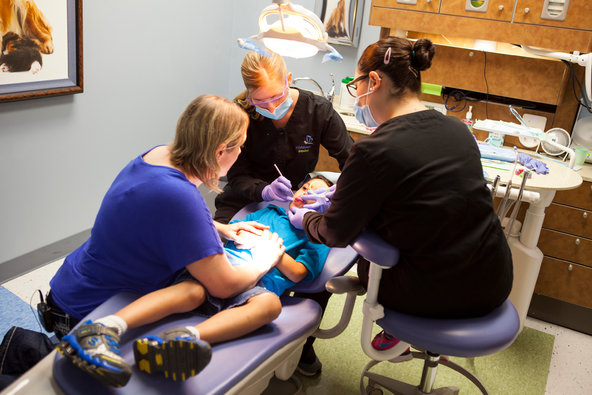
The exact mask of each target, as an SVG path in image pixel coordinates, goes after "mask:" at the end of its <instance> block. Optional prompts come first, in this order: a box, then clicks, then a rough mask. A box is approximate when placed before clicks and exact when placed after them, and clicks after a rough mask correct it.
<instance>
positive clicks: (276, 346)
mask: <svg viewBox="0 0 592 395" xmlns="http://www.w3.org/2000/svg"><path fill="white" fill-rule="evenodd" d="M136 298H137V295H134V294H130V293H122V294H118V295H115V296H113V297H112V298H110V299H109V300H107V301H106V302H105V303H103V304H102V305H100V306H99V307H97V308H96V309H95V310H94V311H93V312H92V313H90V314H89V315H88V316H86V317H85V318H84V319H83V322H84V321H85V320H88V319H97V318H100V317H103V316H106V315H108V314H113V313H114V312H116V311H118V310H119V309H121V308H123V307H124V306H126V305H128V304H129V303H131V302H132V301H133V300H135V299H136ZM282 306H283V307H282V312H281V314H280V316H279V317H278V318H276V319H275V320H274V321H273V322H272V323H271V324H268V325H265V326H264V327H262V328H260V329H258V330H257V331H255V332H253V333H251V334H249V335H247V336H243V337H241V338H240V339H236V340H232V341H228V342H224V343H220V344H216V345H214V346H213V347H212V360H211V361H210V363H209V364H208V366H206V368H205V369H204V370H203V371H201V372H200V373H199V374H197V375H196V376H193V377H191V378H189V379H188V380H185V381H172V380H167V379H165V378H163V377H162V376H161V375H150V374H147V373H144V372H141V371H140V370H139V369H138V368H137V366H136V365H135V362H134V355H133V349H132V345H133V342H134V340H135V339H137V338H139V337H142V336H145V335H155V334H158V333H160V332H161V331H163V330H165V329H168V328H171V327H176V326H187V325H191V326H193V325H195V324H197V323H198V322H201V321H203V320H205V319H206V318H205V317H202V316H198V315H196V314H192V313H186V314H176V315H173V316H170V317H167V318H165V319H163V320H161V321H158V322H157V323H155V324H151V325H145V326H142V327H140V328H136V329H133V330H130V331H128V332H127V333H125V334H124V336H123V337H122V339H121V355H122V357H123V358H124V359H125V360H126V361H127V362H128V363H130V364H131V365H132V366H133V374H132V377H131V379H130V381H129V382H128V383H127V385H126V386H125V387H122V388H107V387H105V386H104V385H103V384H101V383H99V382H98V381H96V380H95V379H94V378H92V377H91V376H89V375H87V374H86V373H85V372H83V371H82V370H80V369H78V368H77V367H76V366H74V365H73V364H72V363H70V361H68V360H67V359H66V358H65V357H63V356H62V355H61V354H57V355H56V358H55V361H54V366H53V375H54V378H55V380H56V382H57V383H58V385H59V386H60V388H61V389H62V390H63V391H64V392H65V393H66V394H85V395H86V394H105V393H116V394H130V395H131V394H133V395H135V394H142V395H148V394H163V393H170V394H224V393H226V392H228V390H230V389H231V388H233V387H234V386H235V385H236V384H237V383H239V382H240V381H241V380H242V379H243V378H245V377H246V376H247V375H248V374H249V373H250V372H251V371H253V369H255V368H256V367H257V366H259V365H260V364H261V363H263V362H264V361H266V360H267V359H268V358H270V356H272V355H273V354H274V353H275V352H277V351H278V350H280V349H281V348H282V347H283V346H285V345H286V344H288V343H289V342H291V341H293V340H296V339H298V338H301V337H303V336H305V334H307V333H310V331H312V330H314V329H315V328H316V327H317V326H318V325H319V323H320V320H321V308H320V307H319V305H318V304H317V303H316V302H314V301H312V300H308V299H301V298H289V297H282ZM279 362H280V361H278V363H279Z"/></svg>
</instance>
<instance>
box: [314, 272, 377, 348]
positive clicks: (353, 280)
mask: <svg viewBox="0 0 592 395" xmlns="http://www.w3.org/2000/svg"><path fill="white" fill-rule="evenodd" d="M325 287H326V288H327V291H329V292H331V293H336V294H344V293H347V295H346V297H345V303H344V304H343V311H342V312H341V318H339V322H338V323H337V324H336V325H335V326H334V327H333V328H329V329H321V328H320V327H319V328H318V329H317V330H316V332H315V333H313V336H314V337H318V338H319V339H331V338H333V337H336V336H338V335H340V334H341V333H342V332H343V331H344V330H345V328H347V325H348V324H349V321H350V319H351V316H352V312H353V310H354V305H355V304H356V297H357V296H358V295H363V294H364V293H366V290H365V289H364V287H363V286H362V284H360V280H359V279H358V278H357V277H355V276H340V277H335V278H332V279H331V280H329V281H327V283H326V285H325Z"/></svg>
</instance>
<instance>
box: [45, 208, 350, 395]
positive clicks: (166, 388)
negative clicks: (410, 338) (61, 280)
mask: <svg viewBox="0 0 592 395" xmlns="http://www.w3.org/2000/svg"><path fill="white" fill-rule="evenodd" d="M268 204H275V205H277V206H280V207H287V203H278V202H260V203H251V204H249V205H247V206H245V207H244V208H243V209H242V210H240V211H239V212H238V213H237V214H235V216H234V217H233V219H243V218H244V217H245V216H246V215H247V214H248V213H250V212H253V211H255V210H259V209H261V208H264V207H266V206H267V205H268ZM356 258H357V253H356V252H355V251H354V250H353V248H351V247H346V248H332V249H331V250H330V252H329V255H328V256H327V260H326V262H325V266H324V267H323V270H322V271H321V273H320V274H319V275H318V276H317V277H316V278H315V279H314V280H313V281H311V282H308V283H304V282H300V283H298V284H296V285H295V286H294V287H292V288H291V289H290V290H293V291H298V292H304V293H316V292H320V291H323V290H325V282H326V281H327V280H328V279H330V278H332V277H334V276H339V275H342V274H344V273H345V272H347V271H348V270H349V268H350V267H351V266H352V265H353V264H354V263H355V261H356ZM137 297H138V295H134V294H129V293H122V294H119V295H115V296H113V297H112V298H110V299H109V300H107V301H106V302H104V303H103V304H102V305H100V306H99V307H97V308H96V309H95V310H93V312H91V313H90V314H89V315H88V316H86V317H85V318H84V319H83V320H82V322H84V321H86V320H89V319H90V320H92V319H97V318H100V317H104V316H106V315H109V314H113V313H115V312H117V311H118V310H120V309H121V308H123V307H124V306H126V305H128V304H129V303H131V302H132V301H134V300H135V299H136V298H137ZM281 302H282V312H281V314H280V315H279V317H278V318H276V319H275V320H274V321H273V322H272V323H270V324H267V325H265V326H263V327H262V328H260V329H258V330H257V331H255V332H253V333H251V334H249V335H246V336H243V337H241V338H240V339H235V340H231V341H228V342H224V343H220V344H215V345H214V346H213V347H212V360H211V361H210V363H209V364H208V366H206V367H205V369H204V370H203V371H201V372H200V373H199V374H197V375H196V376H194V377H191V378H189V379H188V380H186V381H172V380H167V379H165V378H163V377H162V376H160V375H149V374H147V373H144V372H141V371H140V370H139V369H138V368H137V367H136V366H135V362H134V356H133V349H132V345H133V342H134V340H135V339H137V338H139V337H142V336H145V335H156V334H158V333H160V332H162V331H163V330H165V329H169V328H172V327H177V326H188V325H190V326H193V325H196V324H197V323H199V322H201V321H204V320H205V319H206V317H203V316H199V315H196V314H194V313H185V314H176V315H173V316H170V317H167V318H165V319H163V320H160V321H158V322H157V323H154V324H150V325H145V326H142V327H140V328H136V329H132V330H129V331H128V332H126V333H125V334H124V335H123V337H122V339H121V343H120V344H121V355H122V357H123V358H124V359H125V360H126V361H127V362H128V363H130V364H131V365H132V367H133V373H132V377H131V379H130V381H129V382H128V383H127V385H126V386H125V387H122V388H107V387H105V386H104V385H103V384H101V383H99V382H98V381H96V380H94V379H93V378H92V377H91V376H89V375H87V374H86V373H84V372H83V371H82V370H80V369H78V368H77V367H75V366H74V365H73V364H72V363H70V361H68V360H67V359H66V358H64V357H63V356H62V355H61V354H57V355H56V358H55V361H54V365H53V375H54V378H55V380H56V382H57V383H58V385H59V386H60V388H61V389H62V390H63V391H64V392H65V393H66V394H85V395H86V394H89V395H92V394H104V393H117V394H130V395H136V394H142V395H149V394H163V393H170V394H225V393H227V392H228V391H229V390H231V389H233V390H237V387H238V388H239V389H238V391H240V388H241V381H242V380H243V379H245V378H246V377H247V376H248V375H249V374H250V373H251V372H252V371H253V370H254V369H255V368H256V367H258V366H260V365H261V364H262V363H264V362H266V361H268V360H270V359H272V358H273V356H274V354H275V353H276V352H278V351H279V350H281V349H282V348H283V347H284V346H286V345H287V344H289V343H290V342H292V341H295V340H298V339H301V340H302V342H304V341H305V340H306V337H308V336H309V335H310V334H311V333H312V332H313V331H314V330H315V329H316V328H317V327H318V325H319V324H320V321H321V318H322V311H321V308H320V306H319V305H318V303H316V302H315V301H313V300H310V299H303V298H297V297H284V296H282V297H281ZM272 361H273V362H274V363H275V362H276V361H277V364H275V365H274V366H277V365H279V364H280V363H281V362H283V360H282V359H278V358H273V360H272ZM272 368H273V366H272Z"/></svg>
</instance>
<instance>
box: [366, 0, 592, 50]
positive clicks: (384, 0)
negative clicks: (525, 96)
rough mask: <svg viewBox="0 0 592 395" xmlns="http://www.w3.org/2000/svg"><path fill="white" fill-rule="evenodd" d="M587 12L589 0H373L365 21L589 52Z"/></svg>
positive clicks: (591, 11) (591, 8)
mask: <svg viewBox="0 0 592 395" xmlns="http://www.w3.org/2000/svg"><path fill="white" fill-rule="evenodd" d="M558 7H559V8H558ZM562 7H565V8H562ZM591 15H592V1H589V0H570V1H568V0H440V1H437V0H432V1H430V2H428V1H427V0H417V1H415V0H373V1H372V8H371V14H370V24H371V25H375V26H381V27H384V28H388V29H393V30H407V31H416V32H424V33H432V34H442V35H447V36H452V37H471V38H474V39H481V40H491V41H498V42H505V43H516V44H523V45H530V46H536V47H541V48H548V49H552V50H556V51H580V52H588V51H589V50H590V48H591V45H592V18H591V17H590V16H591Z"/></svg>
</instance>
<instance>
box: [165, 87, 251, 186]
mask: <svg viewBox="0 0 592 395" xmlns="http://www.w3.org/2000/svg"><path fill="white" fill-rule="evenodd" d="M248 125H249V118H248V117H247V115H246V114H245V113H244V111H242V110H241V108H240V107H239V106H237V105H236V104H234V103H232V102H229V101H228V100H226V99H224V98H221V97H218V96H214V95H203V96H199V97H198V98H196V99H194V100H193V101H192V102H191V103H190V104H189V105H188V106H187V108H186V109H185V111H184V112H183V114H181V117H180V118H179V121H178V122H177V132H176V134H175V140H174V141H173V143H172V144H171V162H172V164H173V165H174V166H176V167H178V168H180V169H182V170H183V171H185V172H186V173H187V174H189V175H191V176H194V177H197V178H198V179H199V180H201V181H202V182H203V183H204V184H205V185H206V187H208V188H209V189H211V190H214V191H217V192H220V188H219V187H218V178H219V177H218V173H219V172H220V166H219V164H218V159H217V157H216V150H217V149H218V147H219V146H220V145H221V144H226V146H227V147H234V146H236V145H241V144H243V143H244V141H243V139H244V133H245V130H246V129H247V126H248Z"/></svg>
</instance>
